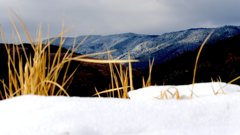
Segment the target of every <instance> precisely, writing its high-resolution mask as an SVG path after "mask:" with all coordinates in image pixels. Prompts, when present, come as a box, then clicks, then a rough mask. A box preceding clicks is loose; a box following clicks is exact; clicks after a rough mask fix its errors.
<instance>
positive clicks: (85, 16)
mask: <svg viewBox="0 0 240 135" xmlns="http://www.w3.org/2000/svg"><path fill="white" fill-rule="evenodd" d="M239 6H240V0H0V24H1V26H2V27H3V29H4V32H5V34H6V35H8V36H9V35H10V33H11V31H12V30H11V29H10V21H9V16H11V15H12V13H11V10H13V11H14V12H15V13H17V15H19V16H20V17H21V18H22V19H23V20H24V22H25V24H26V25H27V26H28V28H29V31H30V32H31V33H35V31H36V27H37V26H38V25H39V24H42V26H43V30H44V32H43V33H47V26H48V24H49V25H50V33H51V36H54V35H56V34H57V33H59V32H60V31H61V26H62V24H63V22H64V24H65V27H67V28H70V29H71V30H70V32H69V33H68V34H67V36H76V35H86V34H102V35H106V34H117V33H125V32H134V33H141V34H161V33H165V32H171V31H177V30H183V29H187V28H192V27H216V26H222V25H240V8H239ZM9 11H10V12H9Z"/></svg>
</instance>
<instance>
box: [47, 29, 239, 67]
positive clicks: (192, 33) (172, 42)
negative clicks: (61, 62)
mask: <svg viewBox="0 0 240 135" xmlns="http://www.w3.org/2000/svg"><path fill="white" fill-rule="evenodd" d="M211 31H214V33H213V35H212V36H211V38H210V39H209V41H208V43H211V44H214V43H216V42H219V41H221V40H225V39H228V38H230V37H234V36H236V35H239V34H240V26H223V27H218V28H194V29H187V30H182V31H177V32H170V33H165V34H162V35H143V34H135V33H124V34H116V35H107V36H100V35H87V36H78V37H76V38H74V37H66V38H65V43H64V44H63V47H65V48H72V46H73V44H74V42H75V43H76V44H78V45H80V47H79V48H78V49H77V50H76V52H78V53H81V54H89V53H95V52H102V51H106V50H116V52H114V53H113V54H112V55H113V57H114V58H117V59H127V55H128V52H130V54H131V58H133V59H139V60H140V62H139V63H135V64H134V67H136V68H147V67H148V61H149V59H152V58H154V59H155V64H161V63H165V62H168V61H169V60H171V59H173V58H176V57H178V56H180V55H182V54H183V53H185V52H192V51H195V50H196V49H197V48H198V47H199V46H200V45H201V43H202V42H203V41H204V39H205V38H206V36H207V35H208V34H209V33H210V32H211ZM59 42H60V38H58V39H57V40H55V42H53V43H52V44H53V45H58V44H59ZM97 58H102V59H107V55H99V56H97Z"/></svg>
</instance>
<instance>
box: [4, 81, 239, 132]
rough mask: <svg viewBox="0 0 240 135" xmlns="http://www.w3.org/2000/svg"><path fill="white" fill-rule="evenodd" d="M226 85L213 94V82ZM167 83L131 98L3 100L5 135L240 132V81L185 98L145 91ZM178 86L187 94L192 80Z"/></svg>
mask: <svg viewBox="0 0 240 135" xmlns="http://www.w3.org/2000/svg"><path fill="white" fill-rule="evenodd" d="M210 84H211V85H210ZM223 85H224V86H225V87H224V88H223V90H224V92H225V94H217V95H214V94H212V93H211V92H212V90H210V87H212V86H213V87H214V88H216V89H217V87H222V86H223ZM209 86H210V87H209ZM166 87H167V86H152V87H148V88H144V89H139V90H135V91H133V92H130V93H129V94H130V95H131V99H114V98H90V97H89V98H80V97H62V96H58V97H57V96H50V97H45V96H33V95H27V96H19V97H15V98H11V99H7V100H3V101H0V110H1V111H0V127H1V128H0V129H1V130H0V132H1V134H2V135H161V134H162V135H192V134H194V135H203V134H204V135H216V134H217V135H226V134H229V135H239V134H240V129H239V125H240V115H239V113H240V104H239V103H240V93H239V91H240V89H239V86H238V85H232V84H226V83H213V84H212V83H201V84H195V86H194V92H195V94H196V95H197V94H198V96H196V97H194V98H192V99H186V98H185V99H184V100H160V99H156V98H150V97H148V98H145V97H144V96H143V94H145V96H149V95H151V94H149V95H147V93H148V92H149V93H151V92H152V91H154V90H156V89H155V88H158V90H159V88H166ZM176 87H177V88H179V94H181V93H184V88H188V87H189V85H184V86H176ZM200 88H202V92H200ZM209 90H210V91H211V92H209ZM146 91H148V92H146ZM186 91H188V90H186ZM142 92H144V93H142ZM185 94H187V95H188V94H189V93H187V92H186V93H185ZM152 95H153V96H155V95H154V94H152ZM183 95H184V94H181V96H183ZM138 96H140V97H138ZM141 98H143V100H141Z"/></svg>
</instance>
